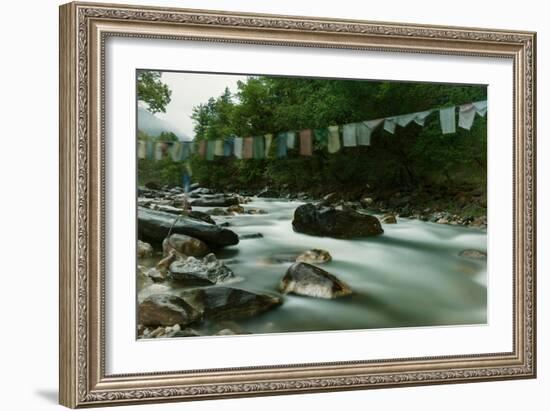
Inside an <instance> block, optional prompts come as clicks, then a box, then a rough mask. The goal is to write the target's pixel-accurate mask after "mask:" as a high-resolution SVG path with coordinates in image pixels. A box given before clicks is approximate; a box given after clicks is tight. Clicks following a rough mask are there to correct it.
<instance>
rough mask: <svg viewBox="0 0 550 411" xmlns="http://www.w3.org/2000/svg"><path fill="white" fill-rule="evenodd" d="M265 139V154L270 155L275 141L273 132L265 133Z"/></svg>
mask: <svg viewBox="0 0 550 411" xmlns="http://www.w3.org/2000/svg"><path fill="white" fill-rule="evenodd" d="M264 140H265V156H266V157H269V155H270V154H271V145H272V143H273V134H271V133H268V134H266V135H264Z"/></svg>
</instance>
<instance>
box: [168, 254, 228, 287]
mask: <svg viewBox="0 0 550 411" xmlns="http://www.w3.org/2000/svg"><path fill="white" fill-rule="evenodd" d="M169 273H170V274H169V275H170V278H172V279H173V280H176V281H182V282H185V284H186V285H191V284H193V285H212V284H216V283H219V282H221V281H224V280H228V279H230V278H233V277H235V275H234V274H233V271H231V269H230V268H229V267H227V266H226V265H225V264H223V263H222V262H221V261H219V260H217V259H216V256H215V255H214V254H208V255H207V256H206V257H204V258H203V259H202V260H198V259H196V258H194V257H188V258H185V259H178V260H176V261H174V262H173V263H172V264H170V268H169Z"/></svg>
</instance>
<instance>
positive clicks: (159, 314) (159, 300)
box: [138, 294, 201, 326]
mask: <svg viewBox="0 0 550 411" xmlns="http://www.w3.org/2000/svg"><path fill="white" fill-rule="evenodd" d="M200 317H201V313H200V311H199V310H197V309H195V308H194V307H193V306H191V305H189V304H188V303H186V302H185V301H184V300H183V299H182V298H180V297H178V296H176V295H171V294H153V295H151V296H149V297H147V298H146V299H145V300H143V301H142V302H141V303H140V304H139V308H138V323H139V324H143V325H145V326H160V325H162V326H173V325H175V324H181V325H187V324H190V323H192V322H194V321H196V320H198V319H200Z"/></svg>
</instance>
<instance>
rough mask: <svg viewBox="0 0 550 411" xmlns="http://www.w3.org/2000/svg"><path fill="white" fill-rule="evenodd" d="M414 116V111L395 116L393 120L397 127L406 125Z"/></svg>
mask: <svg viewBox="0 0 550 411" xmlns="http://www.w3.org/2000/svg"><path fill="white" fill-rule="evenodd" d="M415 117H416V113H412V114H403V115H401V116H397V117H396V118H395V121H396V123H397V125H398V126H399V127H407V126H408V125H409V123H410V122H411V121H413V120H414V119H415Z"/></svg>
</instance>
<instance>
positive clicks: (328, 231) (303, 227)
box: [292, 203, 384, 238]
mask: <svg viewBox="0 0 550 411" xmlns="http://www.w3.org/2000/svg"><path fill="white" fill-rule="evenodd" d="M292 227H293V228H294V231H297V232H299V233H304V234H309V235H315V236H322V237H334V238H357V237H368V236H373V235H378V234H382V233H383V232H384V230H382V226H381V225H380V221H378V219H377V218H376V217H374V216H371V215H368V214H362V213H358V212H357V211H353V210H336V209H334V208H331V207H316V206H314V205H313V204H311V203H308V204H304V205H301V206H299V207H298V208H297V209H296V211H295V212H294V220H293V221H292Z"/></svg>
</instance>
